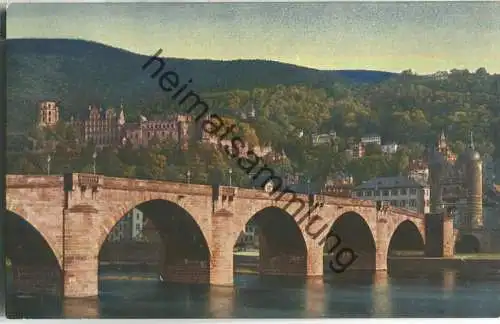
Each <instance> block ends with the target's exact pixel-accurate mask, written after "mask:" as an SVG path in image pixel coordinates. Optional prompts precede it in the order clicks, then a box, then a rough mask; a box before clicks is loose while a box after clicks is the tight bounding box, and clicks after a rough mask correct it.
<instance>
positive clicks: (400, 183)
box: [352, 176, 430, 213]
mask: <svg viewBox="0 0 500 324" xmlns="http://www.w3.org/2000/svg"><path fill="white" fill-rule="evenodd" d="M352 197H353V198H358V199H365V200H372V201H377V202H381V203H383V204H386V205H391V206H394V207H400V208H406V209H409V210H415V211H417V212H419V213H428V212H429V207H430V206H429V199H430V188H429V186H428V185H427V184H426V183H424V182H420V181H417V180H415V179H412V178H410V177H408V176H397V177H380V178H375V179H372V180H369V181H366V182H364V183H362V184H361V185H359V186H357V187H356V188H354V190H353V193H352Z"/></svg>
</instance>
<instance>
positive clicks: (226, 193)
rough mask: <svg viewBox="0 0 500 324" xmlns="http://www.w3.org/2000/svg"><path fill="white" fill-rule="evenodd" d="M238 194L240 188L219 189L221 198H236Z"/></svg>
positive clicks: (224, 187) (221, 187)
mask: <svg viewBox="0 0 500 324" xmlns="http://www.w3.org/2000/svg"><path fill="white" fill-rule="evenodd" d="M237 193H238V187H227V186H220V187H219V196H222V197H228V198H229V197H234V196H236V194H237ZM223 199H224V198H223Z"/></svg>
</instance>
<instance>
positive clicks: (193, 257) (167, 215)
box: [98, 199, 211, 283]
mask: <svg viewBox="0 0 500 324" xmlns="http://www.w3.org/2000/svg"><path fill="white" fill-rule="evenodd" d="M136 202H137V201H136ZM137 210H138V211H139V212H138V213H131V212H132V211H137ZM136 215H141V216H142V217H140V218H141V219H143V220H147V222H149V223H150V224H151V225H152V227H150V228H149V231H148V233H145V232H144V231H143V232H141V235H140V236H138V237H135V238H132V237H131V236H130V237H129V238H126V240H127V239H128V240H127V241H128V243H127V244H129V245H130V249H128V251H123V250H124V249H125V250H126V249H127V247H126V246H127V244H119V245H121V248H118V247H115V248H111V247H110V246H112V245H113V243H111V242H109V241H108V240H107V238H110V236H109V234H110V233H111V232H112V231H113V229H114V228H115V227H116V226H117V225H118V224H119V223H121V221H125V222H128V224H130V225H132V224H134V226H136V225H137V224H139V223H138V222H137V223H134V220H133V218H134V217H136ZM201 216H203V215H201ZM200 218H201V217H196V216H195V215H192V214H191V213H189V212H188V210H186V209H185V208H183V207H182V206H181V205H179V204H177V203H174V202H172V201H170V200H166V199H150V200H142V201H138V203H137V204H136V205H132V203H131V202H123V203H122V204H120V205H119V206H118V207H117V208H115V210H114V211H113V213H110V214H109V216H108V217H106V218H105V219H104V223H103V224H102V225H103V226H102V231H101V233H100V234H99V240H98V242H99V259H100V261H105V260H103V258H104V257H105V256H108V257H109V256H111V258H113V259H114V262H120V261H128V262H141V263H146V262H150V263H151V262H153V263H154V262H158V271H159V275H160V276H161V278H162V279H163V280H164V281H167V282H168V281H171V282H186V283H195V282H198V283H207V282H209V279H210V260H211V251H210V245H209V239H210V236H207V235H206V234H205V233H206V229H205V230H204V228H203V227H202V226H200V224H199V222H198V220H199V219H200ZM140 224H141V226H140V228H141V230H142V224H144V222H143V221H141V223H140ZM130 231H132V230H130ZM151 232H156V234H157V235H153V236H150V235H148V234H151ZM143 243H149V248H148V249H149V250H145V251H143V252H140V253H139V252H137V251H140V248H139V246H140V245H141V244H142V245H144V246H146V245H148V244H143ZM131 248H134V249H135V250H131ZM118 251H120V252H118ZM131 251H136V252H137V253H135V254H134V256H132V257H130V256H127V253H128V254H130V252H131ZM113 253H116V254H118V253H120V255H121V256H124V257H125V258H127V260H123V259H122V260H118V258H116V256H113ZM141 253H146V254H148V256H141V258H140V260H134V259H133V258H134V257H139V254H141Z"/></svg>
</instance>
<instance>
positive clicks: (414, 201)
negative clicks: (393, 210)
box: [410, 199, 417, 207]
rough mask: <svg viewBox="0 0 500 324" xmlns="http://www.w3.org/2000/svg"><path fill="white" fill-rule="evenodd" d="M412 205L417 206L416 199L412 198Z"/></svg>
mask: <svg viewBox="0 0 500 324" xmlns="http://www.w3.org/2000/svg"><path fill="white" fill-rule="evenodd" d="M410 207H417V201H416V200H415V199H412V200H410Z"/></svg>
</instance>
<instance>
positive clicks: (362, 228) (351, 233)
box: [323, 211, 376, 273]
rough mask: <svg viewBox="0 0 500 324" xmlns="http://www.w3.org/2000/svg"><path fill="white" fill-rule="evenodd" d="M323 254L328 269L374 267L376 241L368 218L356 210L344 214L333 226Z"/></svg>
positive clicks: (330, 270)
mask: <svg viewBox="0 0 500 324" xmlns="http://www.w3.org/2000/svg"><path fill="white" fill-rule="evenodd" d="M323 255H324V262H323V264H324V268H325V269H324V271H325V273H331V272H332V270H334V269H335V270H334V272H336V273H341V272H344V271H346V270H350V271H351V270H365V271H367V270H369V271H372V270H374V269H375V265H376V263H375V262H376V243H375V238H374V237H373V233H372V231H371V229H370V226H369V225H368V223H367V222H366V220H365V219H364V218H363V217H362V216H361V215H359V214H358V213H356V212H354V211H348V212H345V213H343V214H342V215H340V217H338V218H337V219H336V220H335V221H334V223H333V224H332V226H331V227H330V231H329V236H328V238H327V239H326V241H325V244H324V246H323ZM332 267H333V269H332Z"/></svg>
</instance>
